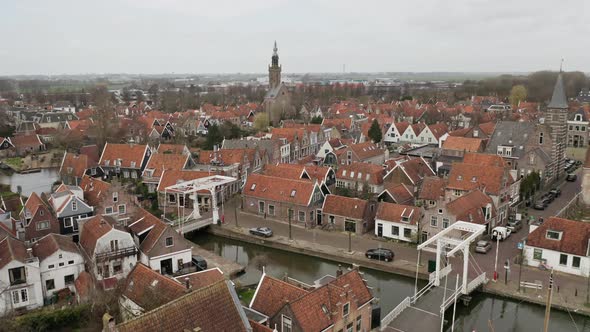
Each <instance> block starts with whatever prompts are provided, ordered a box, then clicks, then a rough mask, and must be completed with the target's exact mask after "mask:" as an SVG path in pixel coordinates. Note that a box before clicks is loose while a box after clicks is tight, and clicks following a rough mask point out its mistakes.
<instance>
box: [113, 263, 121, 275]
mask: <svg viewBox="0 0 590 332" xmlns="http://www.w3.org/2000/svg"><path fill="white" fill-rule="evenodd" d="M121 272H123V265H122V264H121V262H120V261H117V262H114V263H113V274H119V273H121Z"/></svg>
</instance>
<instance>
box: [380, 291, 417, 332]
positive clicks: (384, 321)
mask: <svg viewBox="0 0 590 332" xmlns="http://www.w3.org/2000/svg"><path fill="white" fill-rule="evenodd" d="M409 306H410V297H409V296H408V297H406V298H405V299H404V300H403V301H402V302H401V303H400V304H398V305H397V307H395V308H393V310H391V312H389V313H388V314H387V316H385V317H383V319H382V320H381V331H384V330H385V328H387V325H389V324H390V323H391V322H393V320H394V319H395V318H396V317H397V316H399V314H401V313H402V311H404V310H405V309H406V308H408V307H409Z"/></svg>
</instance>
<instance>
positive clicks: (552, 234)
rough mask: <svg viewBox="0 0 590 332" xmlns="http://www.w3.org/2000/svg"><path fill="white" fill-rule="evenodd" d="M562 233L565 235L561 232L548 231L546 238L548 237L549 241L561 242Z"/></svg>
mask: <svg viewBox="0 0 590 332" xmlns="http://www.w3.org/2000/svg"><path fill="white" fill-rule="evenodd" d="M562 233H563V232H560V231H552V230H548V231H547V234H546V237H547V238H548V239H549V240H557V241H560V240H561V235H562Z"/></svg>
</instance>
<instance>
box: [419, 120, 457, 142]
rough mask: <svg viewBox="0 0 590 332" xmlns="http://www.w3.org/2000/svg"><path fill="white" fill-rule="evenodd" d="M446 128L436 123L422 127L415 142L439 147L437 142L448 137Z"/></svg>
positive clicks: (444, 125)
mask: <svg viewBox="0 0 590 332" xmlns="http://www.w3.org/2000/svg"><path fill="white" fill-rule="evenodd" d="M447 131H448V127H447V125H446V124H444V123H437V124H433V125H429V126H426V127H424V129H423V130H422V132H420V133H419V134H418V137H417V141H418V142H419V143H420V144H431V145H439V142H441V141H443V140H445V138H447V137H448V136H449V134H448V132H447Z"/></svg>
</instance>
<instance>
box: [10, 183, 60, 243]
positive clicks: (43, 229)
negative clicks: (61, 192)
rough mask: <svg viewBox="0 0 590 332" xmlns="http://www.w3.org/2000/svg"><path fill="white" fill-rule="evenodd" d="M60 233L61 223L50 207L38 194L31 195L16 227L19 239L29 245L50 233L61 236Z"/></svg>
mask: <svg viewBox="0 0 590 332" xmlns="http://www.w3.org/2000/svg"><path fill="white" fill-rule="evenodd" d="M59 231H60V227H59V222H58V221H57V219H56V218H55V216H54V215H53V213H52V211H51V208H50V207H49V205H47V203H46V202H44V201H43V200H42V199H41V197H39V195H37V193H34V192H33V193H31V196H29V198H28V199H27V201H26V203H25V205H24V206H23V208H22V210H21V212H20V214H19V221H18V222H17V226H16V233H17V237H18V238H19V239H21V240H24V241H26V242H27V243H29V242H35V241H37V240H38V239H40V238H42V237H43V236H45V235H47V234H49V233H58V234H59Z"/></svg>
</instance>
